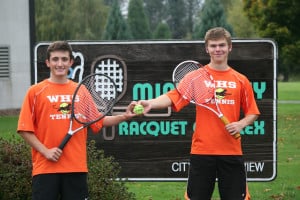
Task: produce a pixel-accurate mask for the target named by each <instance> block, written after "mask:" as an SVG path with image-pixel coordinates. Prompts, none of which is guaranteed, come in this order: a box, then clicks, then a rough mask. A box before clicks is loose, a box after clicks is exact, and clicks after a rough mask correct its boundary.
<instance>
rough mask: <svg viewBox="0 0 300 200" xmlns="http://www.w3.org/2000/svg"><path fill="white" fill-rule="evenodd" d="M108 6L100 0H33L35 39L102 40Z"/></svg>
mask: <svg viewBox="0 0 300 200" xmlns="http://www.w3.org/2000/svg"><path fill="white" fill-rule="evenodd" d="M107 8H108V7H107V6H105V4H104V2H103V0H89V1H80V0H64V1H57V0H39V1H35V23H36V40H37V41H45V40H46V41H51V40H88V39H101V35H102V32H103V29H104V26H105V22H106V18H107V14H108V9H107Z"/></svg>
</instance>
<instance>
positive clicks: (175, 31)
mask: <svg viewBox="0 0 300 200" xmlns="http://www.w3.org/2000/svg"><path fill="white" fill-rule="evenodd" d="M167 6H168V13H169V17H168V19H167V23H168V25H169V27H170V30H171V32H172V38H174V39H183V38H184V37H185V36H186V33H187V32H188V28H187V26H186V25H187V13H188V10H187V7H186V4H185V1H184V0H176V1H174V0H169V1H168V3H167Z"/></svg>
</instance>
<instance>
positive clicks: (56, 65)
mask: <svg viewBox="0 0 300 200" xmlns="http://www.w3.org/2000/svg"><path fill="white" fill-rule="evenodd" d="M46 64H47V66H48V67H49V68H50V80H51V81H53V82H59V83H64V82H66V81H67V75H68V71H69V68H70V67H71V66H72V65H73V59H71V57H70V54H69V52H68V51H63V50H57V51H53V52H51V53H50V56H49V58H48V59H47V60H46Z"/></svg>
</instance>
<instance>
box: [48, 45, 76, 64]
mask: <svg viewBox="0 0 300 200" xmlns="http://www.w3.org/2000/svg"><path fill="white" fill-rule="evenodd" d="M53 51H68V52H69V55H70V59H73V54H72V47H71V45H70V44H69V43H68V42H66V41H55V42H53V43H51V44H50V45H49V47H48V48H47V59H48V60H49V59H50V54H51V52H53Z"/></svg>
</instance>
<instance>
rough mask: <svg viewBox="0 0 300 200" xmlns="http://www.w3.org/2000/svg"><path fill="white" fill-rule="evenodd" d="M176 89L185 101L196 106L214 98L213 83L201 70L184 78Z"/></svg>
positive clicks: (204, 71)
mask: <svg viewBox="0 0 300 200" xmlns="http://www.w3.org/2000/svg"><path fill="white" fill-rule="evenodd" d="M177 89H178V91H179V92H180V93H181V94H182V95H183V96H184V97H185V98H186V99H188V100H189V101H192V102H194V103H198V104H203V103H207V102H209V101H210V100H211V99H212V98H213V96H214V82H213V80H212V78H211V77H210V75H209V74H208V73H207V72H206V70H204V69H203V68H199V69H197V70H194V71H192V72H189V73H188V74H187V75H186V76H184V78H183V79H182V80H181V81H180V83H179V85H178V87H177Z"/></svg>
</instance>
